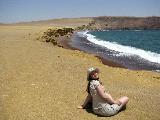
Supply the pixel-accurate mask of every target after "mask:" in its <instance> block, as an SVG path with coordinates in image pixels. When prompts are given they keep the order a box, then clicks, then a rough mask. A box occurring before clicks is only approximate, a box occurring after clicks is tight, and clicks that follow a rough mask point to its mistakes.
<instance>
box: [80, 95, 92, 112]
mask: <svg viewBox="0 0 160 120" xmlns="http://www.w3.org/2000/svg"><path fill="white" fill-rule="evenodd" d="M89 102H92V96H91V95H90V94H88V95H87V97H86V99H85V101H84V103H83V105H81V106H78V108H79V109H83V108H85V107H86V106H87V104H88V103H89Z"/></svg>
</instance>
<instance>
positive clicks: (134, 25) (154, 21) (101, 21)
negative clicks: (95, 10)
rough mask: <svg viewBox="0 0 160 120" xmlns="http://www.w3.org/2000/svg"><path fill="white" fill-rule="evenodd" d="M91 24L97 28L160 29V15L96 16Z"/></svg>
mask: <svg viewBox="0 0 160 120" xmlns="http://www.w3.org/2000/svg"><path fill="white" fill-rule="evenodd" d="M92 19H93V21H92V23H90V26H92V27H93V28H96V29H159V28H160V17H107V16H104V17H94V18H92Z"/></svg>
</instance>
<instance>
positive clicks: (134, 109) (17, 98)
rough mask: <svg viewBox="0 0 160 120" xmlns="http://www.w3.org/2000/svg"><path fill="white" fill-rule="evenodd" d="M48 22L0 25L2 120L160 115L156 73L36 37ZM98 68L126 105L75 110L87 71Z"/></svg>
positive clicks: (124, 119) (116, 119) (148, 118)
mask: <svg viewBox="0 0 160 120" xmlns="http://www.w3.org/2000/svg"><path fill="white" fill-rule="evenodd" d="M47 29H48V26H45V25H44V26H34V25H29V26H24V25H14V26H9V25H8V26H5V25H3V26H0V83H1V84H0V120H65V119H66V120H106V119H107V120H128V119H130V120H159V119H160V116H159V112H160V74H159V73H156V72H151V71H132V70H128V69H123V68H117V67H109V66H107V65H104V64H102V62H101V61H100V59H98V58H96V57H95V56H94V55H91V54H87V53H84V52H82V51H78V50H69V49H64V48H61V47H57V46H53V45H52V44H51V43H45V42H40V41H38V40H37V36H38V35H39V34H41V33H42V32H44V31H46V30H47ZM89 67H98V68H99V69H100V71H101V73H100V78H101V81H102V82H103V83H104V86H105V87H106V89H107V90H108V91H109V92H110V94H112V95H113V97H114V98H119V97H121V96H124V95H125V96H128V97H129V98H130V101H129V103H128V105H127V109H126V110H125V111H123V112H120V113H119V114H118V115H115V116H113V117H107V118H106V117H98V116H97V115H94V114H93V113H90V112H88V111H86V110H82V109H77V106H78V105H80V104H82V103H83V100H84V98H85V96H86V91H85V90H86V86H87V81H86V71H87V69H88V68H89Z"/></svg>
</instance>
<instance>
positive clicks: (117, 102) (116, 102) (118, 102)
mask: <svg viewBox="0 0 160 120" xmlns="http://www.w3.org/2000/svg"><path fill="white" fill-rule="evenodd" d="M114 104H117V105H119V106H120V105H121V104H122V103H121V102H120V101H119V100H116V101H115V102H114Z"/></svg>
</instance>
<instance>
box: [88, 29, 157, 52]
mask: <svg viewBox="0 0 160 120" xmlns="http://www.w3.org/2000/svg"><path fill="white" fill-rule="evenodd" d="M91 34H92V35H94V36H96V38H99V39H101V40H104V41H110V42H116V43H117V44H121V45H124V46H131V47H135V48H139V49H142V50H145V51H151V52H154V53H158V54H160V30H123V31H122V30H110V31H94V32H91Z"/></svg>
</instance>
